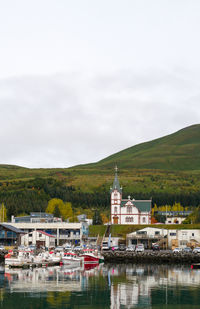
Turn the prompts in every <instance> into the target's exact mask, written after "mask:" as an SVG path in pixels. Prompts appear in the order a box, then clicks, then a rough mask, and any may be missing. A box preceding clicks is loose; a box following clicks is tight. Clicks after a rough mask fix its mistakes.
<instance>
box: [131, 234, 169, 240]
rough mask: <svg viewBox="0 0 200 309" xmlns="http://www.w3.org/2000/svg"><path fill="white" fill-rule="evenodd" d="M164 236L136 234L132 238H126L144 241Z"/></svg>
mask: <svg viewBox="0 0 200 309" xmlns="http://www.w3.org/2000/svg"><path fill="white" fill-rule="evenodd" d="M164 236H165V235H147V234H136V235H134V236H129V237H128V238H145V239H154V238H156V239H159V238H164Z"/></svg>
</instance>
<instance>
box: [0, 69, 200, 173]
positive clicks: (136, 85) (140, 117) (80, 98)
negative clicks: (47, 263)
mask: <svg viewBox="0 0 200 309" xmlns="http://www.w3.org/2000/svg"><path fill="white" fill-rule="evenodd" d="M199 100H200V93H199V73H198V72H188V71H184V70H181V69H180V68H179V69H177V68H176V69H173V70H171V71H162V70H160V71H148V72H144V73H143V74H142V73H139V72H135V71H132V70H123V71H118V72H113V73H112V74H111V73H110V74H107V75H106V74H104V75H102V74H95V75H92V74H86V73H85V74H83V73H79V72H73V73H68V74H55V75H52V76H22V77H20V78H9V79H5V80H3V79H2V80H0V108H1V113H0V123H1V131H0V143H1V152H0V163H2V164H4V163H8V164H18V165H22V166H27V167H69V166H72V165H76V164H80V163H88V162H95V161H98V160H100V159H102V158H104V157H106V156H108V155H110V154H113V153H115V152H117V151H120V150H122V149H125V148H127V147H130V146H133V145H135V144H137V143H141V142H145V141H147V140H151V139H154V138H158V137H160V136H163V135H166V134H170V133H173V132H174V131H176V130H178V129H181V128H182V127H185V126H187V125H191V124H193V123H198V122H199V113H200V112H199V110H198V104H199Z"/></svg>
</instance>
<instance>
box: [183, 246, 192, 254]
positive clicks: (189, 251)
mask: <svg viewBox="0 0 200 309" xmlns="http://www.w3.org/2000/svg"><path fill="white" fill-rule="evenodd" d="M183 252H185V253H191V252H192V249H191V248H190V247H185V248H183Z"/></svg>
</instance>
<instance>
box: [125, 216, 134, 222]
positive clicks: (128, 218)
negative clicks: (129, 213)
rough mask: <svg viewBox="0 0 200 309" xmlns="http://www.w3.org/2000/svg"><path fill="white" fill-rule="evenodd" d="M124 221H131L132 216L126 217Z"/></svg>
mask: <svg viewBox="0 0 200 309" xmlns="http://www.w3.org/2000/svg"><path fill="white" fill-rule="evenodd" d="M125 221H126V222H133V217H126V219H125Z"/></svg>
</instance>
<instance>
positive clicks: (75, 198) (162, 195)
mask: <svg viewBox="0 0 200 309" xmlns="http://www.w3.org/2000/svg"><path fill="white" fill-rule="evenodd" d="M109 188H110V187H109V186H108V187H107V186H105V185H103V186H100V187H97V188H96V189H93V190H91V191H90V192H87V191H83V190H82V189H81V188H80V187H75V186H72V185H67V184H66V181H65V180H64V179H63V180H60V179H55V178H51V177H49V178H35V179H32V180H31V179H29V180H23V181H8V182H6V181H4V182H0V203H4V205H5V207H6V209H7V218H8V219H9V218H10V217H11V215H14V216H17V215H20V214H22V213H26V214H29V213H30V212H32V211H45V210H46V208H47V205H48V202H49V200H51V199H52V198H58V199H61V200H63V201H64V202H71V204H72V209H73V211H76V210H80V211H83V212H84V211H86V210H87V209H90V210H92V211H94V210H97V209H98V210H100V211H101V212H102V213H105V214H107V215H109V212H110V192H109ZM128 195H131V197H134V198H135V199H149V198H152V206H153V205H154V204H156V205H157V206H162V205H173V204H174V203H175V202H177V203H180V204H181V205H182V206H184V207H189V208H190V207H197V206H198V205H200V191H199V190H196V191H185V190H183V191H180V190H179V191H178V193H176V192H160V191H154V190H152V191H150V190H148V193H147V192H146V193H145V191H144V192H137V191H134V190H132V191H131V190H130V189H129V190H126V188H124V190H123V198H126V196H128Z"/></svg>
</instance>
